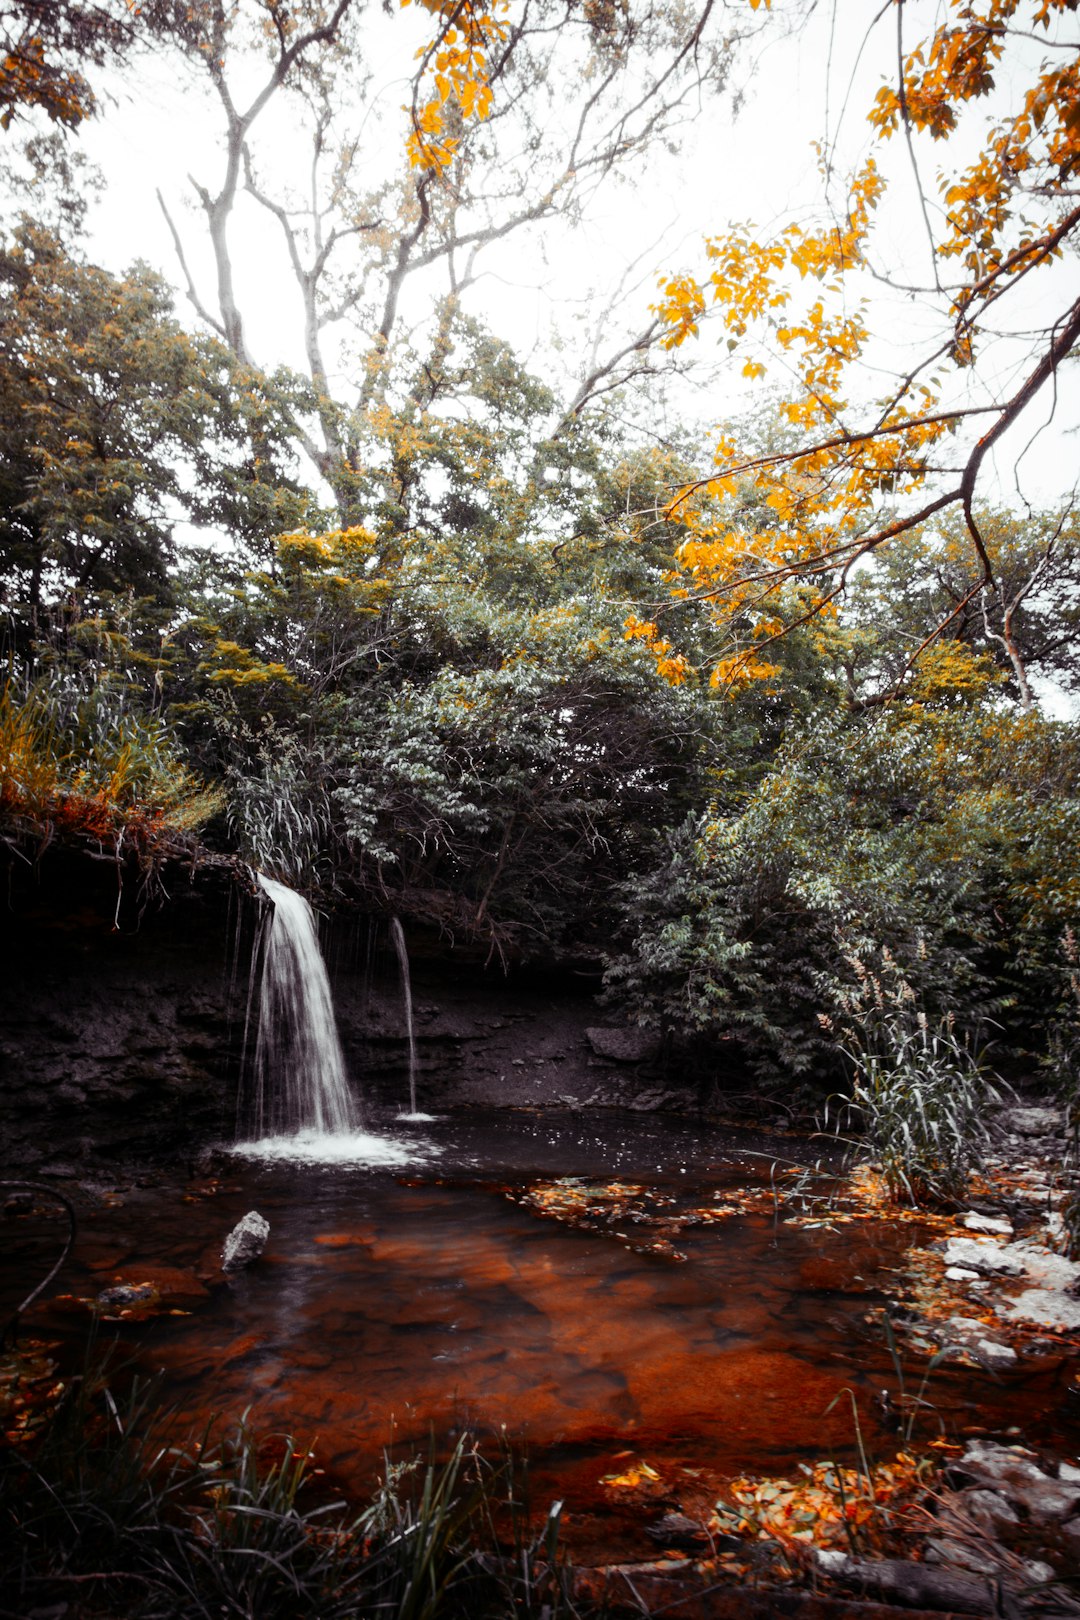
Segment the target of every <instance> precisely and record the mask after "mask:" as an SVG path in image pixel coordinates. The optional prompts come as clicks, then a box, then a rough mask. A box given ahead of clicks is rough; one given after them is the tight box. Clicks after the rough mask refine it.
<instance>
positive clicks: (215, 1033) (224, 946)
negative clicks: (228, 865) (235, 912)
mask: <svg viewBox="0 0 1080 1620" xmlns="http://www.w3.org/2000/svg"><path fill="white" fill-rule="evenodd" d="M121 880H122V881H121ZM165 883H166V886H167V890H168V899H164V898H162V899H161V903H160V904H159V905H157V906H155V905H153V904H148V905H146V907H145V909H144V910H143V913H142V916H141V917H140V916H139V903H140V896H139V894H138V874H137V873H134V872H130V871H124V872H122V873H118V871H117V868H116V866H115V865H114V864H113V863H111V862H101V863H96V862H91V861H90V860H89V859H88V858H87V857H86V856H80V855H75V854H68V853H66V852H59V853H56V854H50V855H47V856H46V857H45V858H44V859H43V860H42V861H41V862H40V863H39V865H38V866H37V867H35V868H29V867H23V866H22V864H21V863H20V864H19V866H17V867H15V868H13V870H12V871H11V873H10V881H9V884H8V894H7V902H8V903H7V906H6V908H5V910H4V913H3V917H2V921H0V1117H2V1124H3V1136H4V1143H5V1154H4V1158H5V1160H6V1162H7V1164H8V1165H9V1166H11V1167H14V1166H19V1167H24V1168H32V1169H35V1170H55V1169H61V1168H64V1167H69V1166H70V1167H72V1168H78V1167H79V1166H81V1165H83V1164H85V1163H86V1162H88V1161H90V1160H99V1161H100V1160H110V1159H112V1160H117V1161H121V1162H133V1161H138V1160H145V1159H148V1158H157V1157H161V1156H163V1155H164V1156H168V1157H174V1156H180V1157H182V1156H184V1155H185V1154H187V1153H189V1152H190V1151H191V1150H192V1147H193V1145H195V1144H197V1143H198V1142H199V1141H200V1140H205V1139H207V1137H219V1136H220V1135H221V1133H222V1130H223V1129H224V1128H225V1126H226V1122H227V1119H228V1114H229V1111H230V1099H231V1097H232V1095H233V1093H234V1092H235V1077H236V1072H237V1064H238V1060H239V1043H240V1039H241V1036H242V1020H243V1004H242V992H241V996H240V997H239V998H237V997H236V996H235V995H234V996H233V998H232V999H233V1001H234V1003H235V1002H236V1001H237V999H239V1000H240V1006H239V1008H238V1009H237V1007H236V1006H235V1005H234V1006H233V1007H230V1005H229V1002H230V995H229V974H228V971H227V956H228V941H229V922H230V909H231V902H232V895H231V891H232V879H231V875H229V876H223V875H222V874H217V873H215V874H213V875H212V876H211V877H210V878H209V879H208V878H207V877H206V875H205V874H200V875H199V877H198V880H197V881H195V880H193V879H192V878H191V877H190V876H189V875H188V874H185V873H182V872H166V874H165ZM142 898H143V899H145V898H146V897H145V896H144V897H142ZM118 901H119V904H118ZM243 990H246V979H245V981H244V985H243ZM237 1012H239V1017H237Z"/></svg>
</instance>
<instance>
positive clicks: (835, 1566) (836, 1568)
mask: <svg viewBox="0 0 1080 1620" xmlns="http://www.w3.org/2000/svg"><path fill="white" fill-rule="evenodd" d="M814 1558H815V1560H816V1561H817V1565H818V1568H819V1569H820V1570H821V1572H822V1574H824V1575H842V1574H843V1573H844V1571H845V1569H846V1568H847V1566H848V1563H849V1562H850V1560H849V1559H848V1555H847V1553H842V1552H837V1551H835V1549H834V1548H832V1547H815V1548H814Z"/></svg>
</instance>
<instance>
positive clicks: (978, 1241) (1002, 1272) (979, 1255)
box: [945, 1237, 1024, 1277]
mask: <svg viewBox="0 0 1080 1620" xmlns="http://www.w3.org/2000/svg"><path fill="white" fill-rule="evenodd" d="M945 1264H946V1265H947V1266H962V1267H963V1268H964V1270H965V1271H977V1272H979V1273H981V1274H983V1275H986V1274H987V1273H989V1274H990V1275H994V1276H1001V1277H1022V1276H1023V1274H1024V1267H1023V1265H1022V1264H1021V1262H1020V1261H1019V1260H1018V1259H1017V1257H1016V1256H1015V1255H1014V1254H1011V1253H1010V1252H1009V1250H1008V1247H1007V1246H1006V1245H1002V1244H1000V1243H995V1242H994V1240H993V1238H962V1237H953V1238H949V1240H948V1242H947V1243H946V1244H945Z"/></svg>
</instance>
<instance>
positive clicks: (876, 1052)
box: [821, 950, 1000, 1206]
mask: <svg viewBox="0 0 1080 1620" xmlns="http://www.w3.org/2000/svg"><path fill="white" fill-rule="evenodd" d="M848 962H849V965H850V967H851V969H852V973H853V976H854V983H853V986H852V987H851V988H850V989H849V990H848V991H847V992H846V993H845V994H844V995H843V997H842V998H841V1008H842V1019H843V1021H842V1022H839V1021H837V1020H834V1019H832V1018H830V1017H828V1016H826V1015H822V1017H821V1022H822V1024H823V1026H824V1027H825V1028H826V1029H828V1030H829V1031H830V1032H831V1033H832V1034H833V1036H834V1037H835V1039H836V1040H837V1043H838V1045H839V1046H840V1048H841V1050H842V1051H843V1052H844V1054H845V1055H846V1057H847V1058H848V1060H849V1061H850V1063H851V1065H852V1068H853V1070H854V1079H853V1084H852V1090H851V1095H850V1097H849V1098H847V1099H845V1106H846V1111H847V1112H848V1113H849V1114H852V1115H854V1117H855V1119H856V1120H857V1122H858V1125H859V1128H860V1131H861V1134H862V1136H863V1137H864V1139H865V1140H866V1141H867V1142H868V1143H869V1145H870V1147H871V1149H872V1151H873V1153H874V1155H875V1157H876V1158H877V1160H878V1161H879V1163H880V1165H881V1171H882V1175H883V1177H884V1179H885V1184H886V1186H887V1188H888V1190H889V1193H890V1196H891V1197H892V1198H893V1199H894V1200H896V1201H897V1202H907V1203H910V1204H913V1205H920V1206H921V1205H926V1204H935V1203H937V1204H941V1203H944V1204H950V1203H955V1202H957V1201H958V1200H961V1199H962V1198H963V1197H964V1195H965V1193H966V1191H967V1187H968V1183H969V1180H970V1177H971V1175H972V1173H973V1172H974V1171H975V1170H976V1169H978V1168H979V1166H980V1164H981V1162H982V1156H983V1149H984V1147H985V1145H986V1142H987V1137H988V1132H987V1125H986V1110H987V1107H988V1105H992V1104H996V1103H998V1102H1000V1093H999V1091H998V1089H997V1086H996V1085H995V1083H994V1082H993V1081H991V1080H990V1078H989V1077H988V1076H987V1075H986V1074H985V1073H984V1071H983V1069H982V1067H981V1065H980V1063H979V1061H978V1058H977V1057H976V1055H975V1054H974V1053H973V1052H972V1050H971V1047H970V1046H969V1044H968V1042H967V1041H966V1040H965V1038H964V1037H963V1036H962V1035H961V1033H960V1032H959V1031H958V1029H957V1027H956V1024H955V1021H954V1019H953V1018H952V1017H951V1016H949V1015H945V1016H943V1017H940V1018H938V1019H936V1020H934V1021H931V1019H930V1018H929V1016H928V1015H927V1013H926V1011H925V1009H924V1008H923V1007H922V1005H921V1004H920V1001H919V998H918V995H917V994H916V992H915V990H914V989H913V988H912V986H911V984H910V983H909V982H908V980H907V978H906V977H905V976H904V974H903V972H902V971H901V970H900V968H899V966H898V965H897V963H896V962H895V960H894V959H893V958H892V956H891V955H890V954H889V952H888V950H883V951H882V953H881V964H880V967H878V968H877V969H876V970H874V969H871V968H870V967H868V966H867V965H866V963H865V962H864V961H863V960H862V959H861V958H858V957H849V958H848Z"/></svg>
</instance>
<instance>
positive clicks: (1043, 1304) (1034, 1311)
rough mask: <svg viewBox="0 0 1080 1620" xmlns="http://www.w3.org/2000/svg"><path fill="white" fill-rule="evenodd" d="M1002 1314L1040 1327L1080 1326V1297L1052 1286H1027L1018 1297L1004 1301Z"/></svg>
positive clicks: (1014, 1320)
mask: <svg viewBox="0 0 1080 1620" xmlns="http://www.w3.org/2000/svg"><path fill="white" fill-rule="evenodd" d="M1001 1314H1002V1316H1005V1317H1008V1318H1009V1319H1010V1320H1011V1321H1013V1322H1035V1323H1037V1324H1038V1326H1039V1327H1060V1328H1080V1299H1074V1298H1073V1297H1072V1296H1071V1295H1070V1294H1062V1293H1059V1292H1058V1291H1057V1290H1055V1289H1052V1288H1025V1290H1024V1292H1023V1293H1022V1294H1021V1295H1020V1296H1019V1297H1018V1298H1017V1299H1010V1300H1004V1301H1003V1302H1002V1305H1001Z"/></svg>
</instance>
